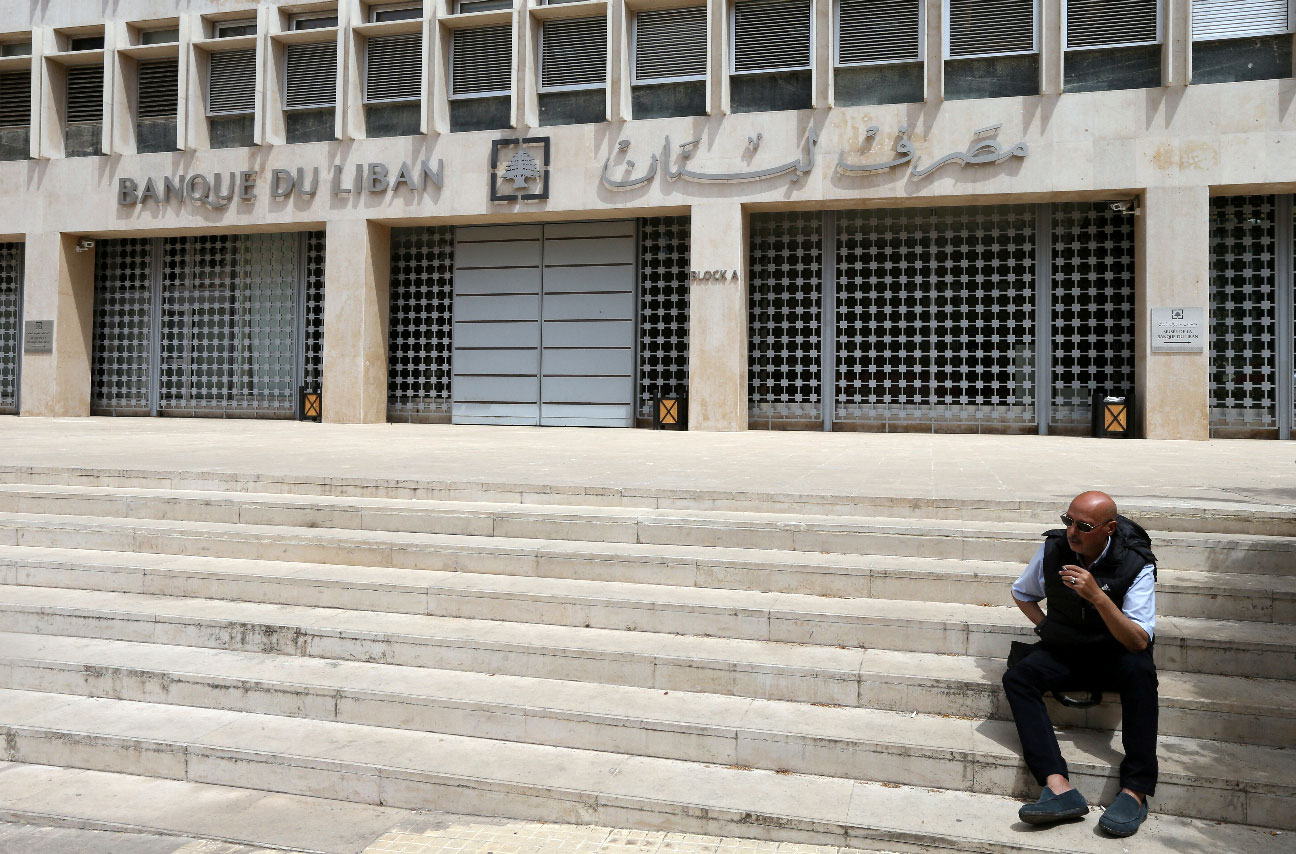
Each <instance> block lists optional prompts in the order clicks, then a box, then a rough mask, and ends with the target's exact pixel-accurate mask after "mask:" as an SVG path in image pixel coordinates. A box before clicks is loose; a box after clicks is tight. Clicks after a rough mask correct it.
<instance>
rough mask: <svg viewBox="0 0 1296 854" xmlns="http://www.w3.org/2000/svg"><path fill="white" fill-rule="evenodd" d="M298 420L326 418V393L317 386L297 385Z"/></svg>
mask: <svg viewBox="0 0 1296 854" xmlns="http://www.w3.org/2000/svg"><path fill="white" fill-rule="evenodd" d="M297 412H298V415H297V420H299V421H315V422H320V421H323V420H324V395H323V393H322V392H321V391H320V390H319V389H317V388H307V387H306V386H304V385H303V386H298V387H297Z"/></svg>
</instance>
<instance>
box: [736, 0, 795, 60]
mask: <svg viewBox="0 0 1296 854" xmlns="http://www.w3.org/2000/svg"><path fill="white" fill-rule="evenodd" d="M733 41H734V45H733V70H734V71H790V70H799V69H804V68H809V67H810V3H809V0H774V2H757V0H748V2H745V3H738V4H737V5H735V6H734V17H733Z"/></svg>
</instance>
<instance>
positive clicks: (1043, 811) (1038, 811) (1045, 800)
mask: <svg viewBox="0 0 1296 854" xmlns="http://www.w3.org/2000/svg"><path fill="white" fill-rule="evenodd" d="M1088 814H1089V802H1088V801H1086V800H1085V798H1084V795H1082V794H1080V790H1079V789H1071V790H1070V791H1068V792H1063V793H1062V794H1060V795H1055V794H1053V793H1052V792H1051V791H1049V789H1048V788H1047V787H1046V788H1045V789H1044V791H1043V792H1042V793H1041V794H1040V797H1039V800H1038V801H1036V802H1035V803H1033V804H1027V805H1026V806H1024V807H1022V808H1021V809H1020V810H1018V811H1017V817H1018V818H1020V819H1021V820H1022V821H1024V822H1026V823H1027V824H1052V823H1053V822H1055V821H1065V820H1066V819H1068V818H1081V817H1082V816H1086V815H1088ZM1130 832H1131V833H1133V831H1130Z"/></svg>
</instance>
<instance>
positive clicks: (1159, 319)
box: [1152, 308, 1204, 353]
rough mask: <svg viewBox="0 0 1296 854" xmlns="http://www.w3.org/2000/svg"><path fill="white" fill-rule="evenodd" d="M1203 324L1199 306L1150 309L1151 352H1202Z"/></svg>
mask: <svg viewBox="0 0 1296 854" xmlns="http://www.w3.org/2000/svg"><path fill="white" fill-rule="evenodd" d="M1203 325H1204V319H1203V311H1202V310H1201V309H1200V308H1154V309H1152V352H1153V353H1200V352H1202V350H1203V349H1204V342H1203V340H1202V328H1203Z"/></svg>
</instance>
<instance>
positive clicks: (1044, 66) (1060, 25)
mask: <svg viewBox="0 0 1296 854" xmlns="http://www.w3.org/2000/svg"><path fill="white" fill-rule="evenodd" d="M1039 23H1040V33H1039V35H1040V40H1039V49H1040V92H1042V93H1043V94H1045V95H1061V94H1062V85H1063V84H1062V82H1063V80H1064V79H1065V78H1064V76H1063V75H1064V73H1065V62H1066V26H1065V23H1066V15H1065V14H1064V13H1063V0H1042V2H1041V3H1040V10H1039Z"/></svg>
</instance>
